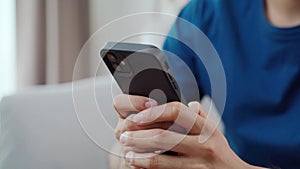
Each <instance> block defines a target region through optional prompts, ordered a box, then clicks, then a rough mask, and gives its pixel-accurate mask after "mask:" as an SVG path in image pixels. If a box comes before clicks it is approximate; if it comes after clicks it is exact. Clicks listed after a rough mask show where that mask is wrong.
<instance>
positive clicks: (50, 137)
mask: <svg viewBox="0 0 300 169" xmlns="http://www.w3.org/2000/svg"><path fill="white" fill-rule="evenodd" d="M119 93H120V90H119V88H118V87H117V86H116V83H115V82H114V81H112V78H111V77H109V76H102V77H99V78H96V79H93V78H91V79H85V80H81V81H77V82H75V83H73V84H72V83H68V84H61V85H53V86H38V87H34V88H31V89H27V90H26V91H24V92H19V93H18V94H16V95H14V96H9V97H6V98H4V99H3V100H2V101H1V103H0V115H1V116H0V125H1V128H0V130H1V131H0V169H85V168H88V169H105V168H108V160H107V159H108V155H109V150H110V148H111V147H112V145H113V144H114V143H115V142H116V139H115V136H114V127H115V126H116V123H117V118H118V117H117V113H116V112H115V110H114V109H113V107H112V97H113V96H114V95H117V94H119ZM210 103H211V102H210V99H209V98H208V97H205V98H204V99H202V104H203V106H204V109H206V110H207V111H208V110H211V111H210V112H212V113H213V114H214V115H213V116H212V118H215V117H217V116H218V115H217V114H216V113H215V112H216V110H215V108H214V106H211V104H210ZM220 125H221V128H223V125H222V124H220Z"/></svg>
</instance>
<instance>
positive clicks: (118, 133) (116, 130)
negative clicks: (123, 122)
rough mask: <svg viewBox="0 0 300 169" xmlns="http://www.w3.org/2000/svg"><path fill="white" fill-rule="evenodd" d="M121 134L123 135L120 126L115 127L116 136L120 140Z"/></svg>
mask: <svg viewBox="0 0 300 169" xmlns="http://www.w3.org/2000/svg"><path fill="white" fill-rule="evenodd" d="M120 135H121V130H120V129H119V128H116V129H115V136H116V138H117V139H118V140H119V139H120Z"/></svg>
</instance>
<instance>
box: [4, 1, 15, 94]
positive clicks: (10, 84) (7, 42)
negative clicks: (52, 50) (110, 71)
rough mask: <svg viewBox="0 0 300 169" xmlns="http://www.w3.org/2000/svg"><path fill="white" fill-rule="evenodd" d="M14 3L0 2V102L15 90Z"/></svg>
mask: <svg viewBox="0 0 300 169" xmlns="http://www.w3.org/2000/svg"><path fill="white" fill-rule="evenodd" d="M15 18H16V17H15V1H12V0H1V2H0V35H1V39H0V100H1V99H2V97H3V96H5V95H9V94H11V93H13V92H14V91H15V90H16V45H15V43H16V40H15V39H16V35H15V32H16V31H15V30H16V26H15Z"/></svg>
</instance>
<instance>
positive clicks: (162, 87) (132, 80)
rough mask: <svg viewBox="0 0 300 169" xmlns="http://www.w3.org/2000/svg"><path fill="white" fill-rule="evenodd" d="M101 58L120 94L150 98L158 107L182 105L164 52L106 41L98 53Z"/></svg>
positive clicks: (143, 46) (150, 47)
mask: <svg viewBox="0 0 300 169" xmlns="http://www.w3.org/2000/svg"><path fill="white" fill-rule="evenodd" d="M101 57H102V58H103V61H104V62H105V64H106V66H107V67H108V69H109V71H110V73H111V74H112V75H113V77H114V79H115V80H116V82H117V83H118V85H119V86H120V88H121V90H122V91H123V93H125V94H131V95H140V96H145V97H150V98H152V99H154V100H156V101H157V102H158V104H164V103H167V102H173V101H179V102H183V99H182V98H181V93H180V89H179V87H178V84H177V83H176V81H175V79H174V78H173V76H172V73H171V70H170V67H169V66H168V63H167V61H166V59H165V55H164V52H163V51H161V50H160V49H159V48H157V47H155V46H153V45H145V44H133V43H115V42H109V43H107V44H106V46H105V47H104V48H103V49H102V50H101Z"/></svg>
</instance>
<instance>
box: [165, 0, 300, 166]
mask: <svg viewBox="0 0 300 169" xmlns="http://www.w3.org/2000/svg"><path fill="white" fill-rule="evenodd" d="M179 17H181V18H183V19H185V20H187V21H189V22H191V23H193V24H194V25H195V26H197V27H198V28H200V29H201V30H202V31H203V32H204V33H205V34H206V35H207V37H208V38H209V39H210V41H211V42H212V44H213V45H214V47H215V49H216V51H217V52H218V54H219V56H220V59H221V62H222V64H223V67H224V70H225V75H226V82H227V88H226V92H227V97H226V99H227V100H226V104H225V109H224V113H223V116H222V119H223V121H224V124H225V126H226V133H225V134H226V137H227V139H228V140H229V143H230V145H231V147H232V148H233V149H234V151H235V152H236V153H237V154H238V155H239V156H240V157H241V158H242V159H243V160H245V161H246V162H248V163H251V164H254V165H260V166H265V167H270V166H271V165H275V166H279V167H282V168H283V169H296V168H300V26H296V27H292V28H276V27H274V26H272V25H270V24H269V22H268V21H267V19H266V17H265V14H264V1H263V0H193V1H191V2H190V3H189V4H188V5H187V6H186V7H185V8H184V9H183V10H182V11H181V13H180V14H179ZM171 32H172V34H176V35H177V36H178V38H183V39H190V41H191V43H194V44H195V45H198V44H199V45H201V42H200V40H197V39H195V38H194V37H193V35H192V34H193V32H191V31H190V30H188V29H185V27H182V26H181V25H180V24H179V23H178V22H175V24H174V26H173V28H172V30H171ZM164 50H167V51H170V52H172V53H174V54H176V55H177V56H179V57H180V58H181V59H182V60H183V61H185V63H186V64H187V65H188V66H189V67H190V68H191V70H192V72H193V73H194V75H195V77H196V80H197V83H198V86H199V90H200V92H201V94H207V95H210V94H211V88H210V83H209V77H208V75H207V72H206V69H205V68H204V66H203V63H202V62H201V60H199V59H197V57H196V56H195V53H194V52H193V51H192V50H191V49H190V48H189V47H187V46H186V45H184V44H183V43H182V42H180V41H178V40H176V39H174V38H171V37H168V38H167V39H166V42H165V44H164ZM167 59H168V62H169V63H170V65H171V68H172V69H173V73H174V74H175V77H176V79H177V81H178V82H179V83H180V84H181V83H182V84H187V83H185V81H187V79H186V77H185V76H184V75H182V74H181V73H180V71H181V70H180V69H178V67H180V65H179V63H177V62H174V61H172V60H173V59H172V57H170V56H168V58H167ZM176 67H177V69H176ZM186 88H187V90H191V91H192V90H193V89H191V88H188V87H186ZM187 93H193V92H187ZM186 97H189V96H186ZM216 106H217V108H218V106H219V105H218V104H216Z"/></svg>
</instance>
